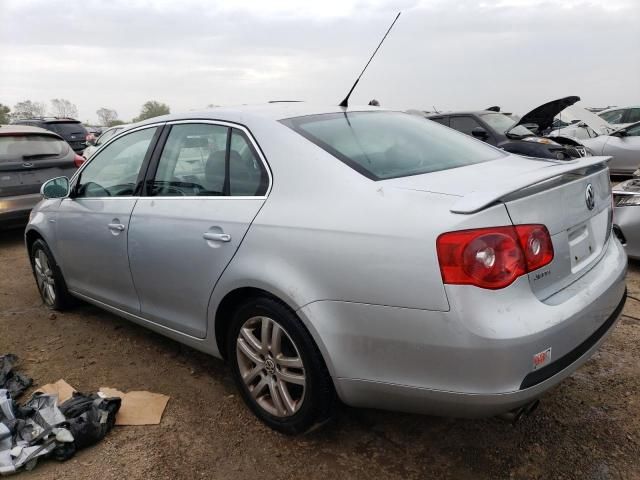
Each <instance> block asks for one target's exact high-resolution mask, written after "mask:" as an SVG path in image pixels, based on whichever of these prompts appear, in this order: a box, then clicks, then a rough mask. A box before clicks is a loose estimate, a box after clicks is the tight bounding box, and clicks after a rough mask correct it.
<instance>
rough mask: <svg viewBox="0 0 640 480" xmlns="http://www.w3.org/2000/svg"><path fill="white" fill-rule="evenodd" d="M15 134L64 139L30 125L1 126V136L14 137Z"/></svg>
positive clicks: (49, 131)
mask: <svg viewBox="0 0 640 480" xmlns="http://www.w3.org/2000/svg"><path fill="white" fill-rule="evenodd" d="M13 134H21V135H24V134H39V135H48V136H50V137H56V138H59V139H60V140H63V138H62V137H61V136H60V135H58V134H56V133H54V132H52V131H51V130H46V129H44V128H40V127H32V126H30V125H0V135H13Z"/></svg>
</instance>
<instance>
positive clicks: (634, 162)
mask: <svg viewBox="0 0 640 480" xmlns="http://www.w3.org/2000/svg"><path fill="white" fill-rule="evenodd" d="M581 142H582V143H583V144H584V145H585V146H587V147H588V148H589V150H591V151H592V152H593V154H594V155H606V156H611V157H612V158H611V160H610V161H609V169H610V170H611V173H612V174H616V175H631V174H633V173H634V172H635V171H636V170H637V169H638V168H639V167H640V122H636V123H633V124H631V125H629V126H627V127H624V128H621V129H619V130H616V131H615V132H613V133H611V134H610V135H598V136H597V137H595V138H589V139H584V140H581Z"/></svg>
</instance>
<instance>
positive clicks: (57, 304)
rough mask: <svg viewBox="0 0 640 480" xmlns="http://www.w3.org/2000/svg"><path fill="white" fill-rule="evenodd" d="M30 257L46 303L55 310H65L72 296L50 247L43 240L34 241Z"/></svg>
mask: <svg viewBox="0 0 640 480" xmlns="http://www.w3.org/2000/svg"><path fill="white" fill-rule="evenodd" d="M30 258H31V268H32V269H33V275H34V277H35V278H36V284H37V285H38V291H39V292H40V296H41V297H42V301H43V302H44V304H45V305H46V306H47V307H49V308H51V309H53V310H63V309H64V308H65V307H67V306H69V304H70V302H71V296H70V295H69V292H68V290H67V285H66V284H65V281H64V278H63V277H62V274H61V273H60V269H59V268H58V266H57V265H56V262H55V260H54V258H53V255H52V254H51V251H50V250H49V247H48V246H47V244H46V243H45V242H44V241H43V240H36V241H35V242H33V245H32V246H31V252H30Z"/></svg>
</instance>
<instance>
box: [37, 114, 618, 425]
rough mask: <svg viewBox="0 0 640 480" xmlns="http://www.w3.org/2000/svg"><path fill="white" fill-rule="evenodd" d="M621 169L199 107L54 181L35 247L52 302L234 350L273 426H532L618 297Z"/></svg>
mask: <svg viewBox="0 0 640 480" xmlns="http://www.w3.org/2000/svg"><path fill="white" fill-rule="evenodd" d="M606 160H607V158H605V157H589V158H583V159H577V160H571V161H555V160H541V159H530V158H522V157H518V156H515V155H511V154H508V153H505V152H504V151H502V150H499V149H496V148H493V147H491V146H488V145H486V144H484V143H483V142H480V141H477V140H475V139H473V138H471V137H468V136H466V135H464V134H461V133H458V132H456V131H454V130H451V129H449V128H446V127H443V126H441V125H438V124H437V123H435V122H431V121H428V120H425V119H422V118H418V117H414V116H412V115H407V114H404V113H399V112H393V111H385V110H381V109H379V108H367V107H365V108H350V109H343V108H339V107H329V108H318V107H312V106H308V105H305V104H300V103H298V104H272V105H267V106H262V107H241V108H237V109H231V108H230V109H216V110H215V111H209V112H200V113H193V112H190V113H189V114H187V115H171V116H166V117H160V118H155V119H152V120H150V121H147V122H146V123H144V124H141V125H138V126H136V127H134V128H132V129H131V130H127V131H126V132H124V133H121V134H119V135H118V136H116V137H114V138H112V139H111V140H109V141H108V142H107V143H106V144H104V145H102V146H101V147H100V148H99V150H98V151H97V152H96V153H95V154H94V155H93V156H92V157H91V159H90V160H89V161H88V162H87V163H86V164H85V165H84V166H83V167H82V169H81V170H80V171H79V172H78V173H77V174H76V175H74V176H73V178H71V179H67V178H64V177H61V178H56V179H53V180H51V181H49V182H48V183H47V184H45V185H44V186H43V190H42V192H43V195H44V197H45V199H44V200H43V201H42V202H41V203H40V204H39V205H38V206H37V207H36V208H35V209H34V211H33V213H32V216H31V220H30V223H29V225H28V227H27V230H26V244H27V248H28V251H29V254H30V257H31V261H32V265H33V269H34V274H35V278H36V281H37V285H38V288H39V289H40V292H41V294H42V297H43V299H44V302H45V303H46V304H47V305H48V306H50V307H51V308H55V309H61V308H65V307H67V306H68V305H69V304H70V301H71V300H72V299H73V298H79V299H83V300H85V301H88V302H91V303H93V304H95V305H98V306H100V307H102V308H104V309H106V310H109V311H111V312H113V313H115V314H117V315H120V316H122V317H125V318H127V319H129V320H131V321H133V322H136V323H139V324H141V325H144V326H146V327H148V328H150V329H152V330H155V331H156V332H159V333H161V334H163V335H167V336H169V337H171V338H173V339H175V340H177V341H179V342H182V343H185V344H187V345H190V346H192V347H194V348H197V349H200V350H202V351H205V352H208V353H210V354H212V355H215V356H217V357H221V358H225V359H226V360H227V361H228V362H229V363H230V366H231V369H232V372H233V376H234V378H235V380H236V382H237V384H238V388H239V390H240V392H241V394H242V397H243V398H244V400H245V401H246V403H247V405H248V406H249V408H250V409H251V410H252V411H253V412H254V413H255V414H256V415H257V416H258V417H259V418H260V419H261V420H262V421H264V422H265V423H266V424H268V425H269V426H271V427H272V428H275V429H277V430H279V431H282V432H285V433H298V432H303V431H306V430H308V429H309V428H311V427H312V426H313V425H315V424H318V423H321V422H323V421H325V420H326V419H327V418H329V416H330V415H331V413H332V411H333V409H334V407H335V405H336V403H337V400H338V399H339V400H341V401H343V402H345V403H347V404H349V405H353V406H360V407H377V408H387V409H393V410H403V411H409V412H422V413H431V414H439V415H459V416H487V415H494V414H499V413H503V412H507V411H513V412H514V413H516V414H519V412H522V411H523V410H529V409H531V407H532V405H534V402H535V401H536V399H537V398H538V397H539V396H540V395H541V394H542V393H543V392H545V391H546V390H548V389H549V388H550V387H552V386H553V385H555V384H557V383H558V382H560V381H561V380H562V379H563V378H565V377H566V376H568V375H569V374H570V373H571V372H573V371H574V370H575V369H576V368H578V366H580V365H581V364H582V363H583V362H585V361H586V360H587V359H588V358H589V357H590V356H591V355H592V354H593V353H594V351H595V350H596V349H597V348H598V347H599V345H600V344H601V343H602V342H603V341H604V339H605V337H606V336H607V335H608V334H609V333H610V331H611V329H612V328H613V326H614V324H615V323H616V321H617V319H618V317H619V314H620V312H621V309H622V306H623V304H624V301H625V283H624V276H625V270H626V256H625V253H624V250H623V248H622V246H621V245H620V243H619V242H618V241H617V240H616V238H615V237H614V236H612V235H611V216H612V209H611V190H610V186H609V179H608V169H607V167H606Z"/></svg>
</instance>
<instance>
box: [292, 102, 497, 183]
mask: <svg viewBox="0 0 640 480" xmlns="http://www.w3.org/2000/svg"><path fill="white" fill-rule="evenodd" d="M282 123H284V124H285V125H287V126H288V127H290V128H292V129H293V130H295V131H296V132H298V133H299V134H301V135H302V136H304V137H305V138H307V139H308V140H310V141H311V142H313V143H315V144H316V145H318V146H319V147H321V148H322V149H324V150H326V151H327V152H329V153H330V154H331V155H333V156H335V157H336V158H338V159H339V160H341V161H343V162H344V163H346V164H347V165H349V166H350V167H352V168H353V169H354V170H356V171H358V172H360V173H361V174H362V175H364V176H366V177H368V178H371V179H373V180H384V179H388V178H397V177H406V176H409V175H420V174H422V173H428V172H435V171H437V170H447V169H449V168H456V167H462V166H465V165H472V164H474V163H480V162H486V161H488V160H494V159H496V158H500V157H502V156H504V155H505V154H504V153H502V152H501V151H499V150H497V149H495V148H492V147H490V146H488V145H486V144H484V143H483V142H480V141H477V140H475V139H472V138H469V137H468V136H466V135H463V134H461V133H459V132H456V131H455V130H452V129H450V128H447V127H443V126H442V125H439V124H437V123H435V122H430V121H427V120H425V119H424V118H420V117H417V116H415V115H409V114H406V113H400V112H353V113H331V114H323V115H311V116H306V117H297V118H291V119H287V120H283V121H282Z"/></svg>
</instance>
